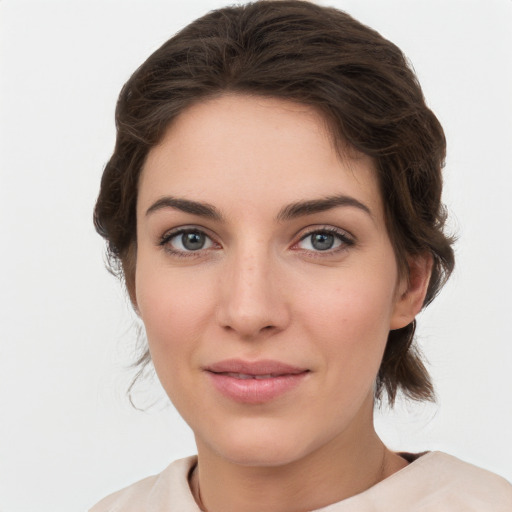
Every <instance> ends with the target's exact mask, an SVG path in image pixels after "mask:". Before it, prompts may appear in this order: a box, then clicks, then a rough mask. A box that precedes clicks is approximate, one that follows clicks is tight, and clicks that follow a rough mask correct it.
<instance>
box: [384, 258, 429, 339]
mask: <svg viewBox="0 0 512 512" xmlns="http://www.w3.org/2000/svg"><path fill="white" fill-rule="evenodd" d="M407 264H408V266H409V275H408V276H407V277H405V278H404V283H403V285H402V286H401V288H400V289H399V290H398V294H399V295H398V297H397V300H396V303H395V308H394V311H393V316H392V317H391V323H390V330H395V329H401V328H402V327H405V326H406V325H408V324H410V323H411V322H412V321H413V320H414V318H415V317H416V315H417V314H418V313H419V312H420V310H421V308H422V307H423V302H424V300H425V296H426V294H427V290H428V284H429V282H430V275H431V273H432V264H433V259H432V254H430V253H423V254H417V255H414V256H409V257H408V258H407Z"/></svg>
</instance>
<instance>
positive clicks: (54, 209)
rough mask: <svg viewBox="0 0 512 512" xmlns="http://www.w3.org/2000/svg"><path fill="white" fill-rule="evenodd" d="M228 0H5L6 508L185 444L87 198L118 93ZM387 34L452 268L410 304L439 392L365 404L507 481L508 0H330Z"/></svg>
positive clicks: (391, 426)
mask: <svg viewBox="0 0 512 512" xmlns="http://www.w3.org/2000/svg"><path fill="white" fill-rule="evenodd" d="M228 3H230V2H226V1H222V0H202V1H187V2H184V1H179V2H178V1H169V0H168V1H157V0H144V1H142V0H139V1H135V0H122V1H121V0H118V1H114V0H102V1H101V2H100V1H93V0H87V1H80V0H62V1H56V0H53V1H50V0H46V1H45V0H39V1H35V0H34V1H26V0H0V45H1V46H0V52H1V54H0V56H1V61H0V62H1V66H0V129H1V133H0V173H1V174H0V242H1V251H0V290H1V296H0V325H1V331H0V333H1V334H0V336H1V343H0V511H1V512H32V511H36V510H37V511H48V512H64V511H66V512H70V511H79V510H82V511H83V510H85V509H87V507H88V506H91V505H92V504H93V503H94V502H96V501H97V500H98V499H100V498H101V497H103V496H104V495H106V494H107V493H110V492H112V491H114V490H117V489H118V488H120V487H122V486H125V485H127V484H129V483H131V482H132V481H134V480H137V479H140V478H142V477H144V476H147V475H149V474H152V473H155V472H158V471H160V470H161V469H163V468H164V467H165V466H166V465H167V464H168V463H169V462H170V461H171V460H173V459H175V458H178V457H182V456H186V455H189V454H192V453H194V443H193V438H192V435H191V433H190V432H189V430H188V427H187V426H186V425H185V424H184V423H183V422H182V420H181V419H180V418H179V417H178V415H177V413H176V412H175V411H174V410H173V408H172V406H170V405H168V404H167V401H166V399H165V398H164V397H163V394H162V392H161V391H160V390H159V385H158V384H157V382H151V381H150V382H149V383H148V384H146V385H144V386H142V387H139V388H138V391H137V392H136V394H135V399H136V401H137V403H138V404H139V405H140V406H143V405H145V404H148V403H150V402H152V401H155V400H156V405H155V406H154V407H152V408H150V409H149V410H147V411H146V412H140V411H137V410H135V409H133V408H132V407H131V405H130V404H129V401H128V399H127V398H126V389H127V387H128V385H129V383H130V379H131V377H132V375H133V370H130V369H129V364H130V362H131V361H132V360H133V359H134V356H133V353H134V352H133V351H134V343H135V341H136V337H135V330H134V328H133V326H134V323H136V322H135V317H134V315H133V313H131V311H130V308H129V305H128V301H127V299H126V297H125V295H124V292H123V290H122V287H121V286H120V285H119V283H118V282H117V281H116V279H115V278H113V277H112V276H110V275H109V274H108V273H107V272H106V270H105V269H104V262H103V249H104V247H103V242H102V240H101V239H100V238H99V236H97V235H96V234H95V232H94V229H93V226H92V222H91V217H92V209H93V205H94V202H95V198H96V195H97V191H98V187H99V180H100V176H101V172H102V169H103V166H104V165H105V163H106V161H107V159H108V157H109V155H110V153H111V151H112V149H113V144H114V123H113V114H114V106H115V101H116V97H117V94H118V92H119V90H120V88H121V86H122V85H123V83H124V82H125V81H126V80H127V79H128V77H129V76H130V74H131V72H132V71H133V70H135V68H136V67H137V66H138V65H139V64H140V63H141V62H142V61H143V60H144V59H145V58H146V57H147V56H148V55H149V54H150V53H151V52H152V51H154V50H155V49H156V48H158V47H159V46H160V45H161V44H162V43H163V42H164V41H165V40H167V39H168V38H169V37H170V36H171V35H172V34H173V33H175V32H176V31H177V30H178V29H179V28H181V27H182V26H184V25H185V24H187V23H188V22H189V21H191V20H192V19H194V18H196V17H198V16H199V15H201V14H203V13H205V12H206V11H208V10H210V9H213V8H216V7H220V6H222V5H226V4H228ZM321 3H324V4H330V5H335V6H337V7H339V8H341V9H344V10H346V11H348V12H349V13H351V14H352V15H354V16H355V17H356V18H358V19H360V20H361V21H363V22H364V23H367V24H369V25H370V26H372V27H373V28H375V29H377V30H378V31H380V32H381V33H382V34H383V35H384V36H385V37H388V38H389V39H391V40H392V41H393V42H395V43H396V44H398V46H400V47H401V48H402V49H403V50H404V52H405V53H406V54H407V55H408V57H409V58H410V59H411V61H412V63H413V65H414V68H415V70H416V72H417V74H418V76H419V78H420V81H421V83H422V85H423V89H424V92H425V95H426V97H427V101H428V103H429V105H430V106H431V108H432V109H433V110H434V111H435V112H436V114H437V115H438V117H439V119H440V120H441V122H442V124H443V125H444V128H445V130H446V134H447V138H448V159H447V166H446V171H445V181H446V188H445V201H446V202H447V203H448V206H449V209H450V214H451V221H450V228H451V229H453V230H455V231H456V232H457V233H458V236H459V238H460V239H459V242H458V244H457V269H456V272H455V274H454V276H453V278H452V280H451V282H450V283H449V284H448V286H447V287H446V288H445V290H444V291H443V293H442V294H441V296H440V297H439V298H438V299H437V301H436V302H434V304H433V305H432V306H431V307H430V308H429V309H428V310H427V311H426V312H425V313H423V314H422V315H421V316H420V319H419V331H418V335H419V341H420V343H421V346H422V347H423V350H424V352H425V354H426V356H427V358H428V360H429V362H430V368H431V373H432V375H433V378H434V381H435V383H436V387H437V392H438V395H439V401H438V404H437V405H436V406H421V405H420V406H413V405H407V404H401V405H399V406H398V408H397V410H396V412H395V413H391V412H389V411H383V412H382V413H379V414H378V415H377V425H378V429H379V432H380V433H381V434H382V436H383V438H384V440H385V441H386V442H387V443H389V445H390V447H391V448H394V449H398V450H409V451H423V450H436V449H441V450H444V451H447V452H449V453H452V454H454V455H456V456H458V457H460V458H463V459H465V460H467V461H470V462H473V463H475V464H478V465H480V466H482V467H485V468H488V469H491V470H493V471H495V472H498V473H500V474H502V475H503V476H505V477H506V478H508V479H509V480H512V443H511V432H512V405H511V391H512V390H511V370H512V327H511V311H512V298H511V292H512V265H511V255H512V228H511V226H512V203H511V201H510V196H511V193H512V178H511V172H512V169H511V162H512V71H511V67H512V1H511V0H402V1H399V0H332V1H329V2H321Z"/></svg>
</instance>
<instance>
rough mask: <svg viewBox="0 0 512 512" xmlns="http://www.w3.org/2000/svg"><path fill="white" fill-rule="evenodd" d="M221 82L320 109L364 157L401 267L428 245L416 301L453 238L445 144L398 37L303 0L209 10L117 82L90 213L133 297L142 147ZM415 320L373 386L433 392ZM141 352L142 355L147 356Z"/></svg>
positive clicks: (436, 279)
mask: <svg viewBox="0 0 512 512" xmlns="http://www.w3.org/2000/svg"><path fill="white" fill-rule="evenodd" d="M229 92H234V93H246V94H252V95H254V94H257V95H264V96H271V97H277V98H284V99H287V100H292V101H296V102H299V103H303V104H306V105H309V106H312V107H314V108H315V109H317V110H318V111H319V112H320V113H321V114H322V115H323V116H324V117H325V119H326V121H327V122H328V125H329V128H330V131H331V133H332V136H333V138H334V140H335V141H336V143H337V145H338V146H341V145H343V144H345V145H346V144H348V146H349V147H353V148H356V149H357V150H358V151H360V152H362V153H365V154H366V155H369V156H370V157H372V158H373V159H374V161H375V163H376V168H377V173H378V179H379V184H380V188H381V192H382V196H383V199H384V204H385V211H386V222H387V229H388V232H389V236H390V238H391V241H392V243H393V245H394V248H395V253H396V257H397V261H398V265H399V268H400V270H401V271H402V272H404V273H406V272H407V261H406V258H407V256H408V255H414V254H421V253H426V252H428V253H430V254H431V255H432V257H433V269H432V276H431V280H430V284H429V287H428V291H427V295H426V299H425V304H424V305H426V304H428V303H429V302H430V301H432V300H433V298H434V297H435V295H436V294H437V293H438V292H439V290H440V289H441V287H442V285H443V284H444V282H445V281H446V279H447V278H448V276H449V275H450V273H451V271H452V269H453V265H454V258H453V251H452V248H451V243H452V240H451V239H450V238H449V237H447V236H445V234H444V233H443V227H444V222H445V212H444V208H443V205H442V203H441V189H442V177H441V169H442V167H443V164H444V158H445V149H446V143H445V138H444V133H443V130H442V128H441V125H440V124H439V122H438V120H437V118H436V117H435V115H434V114H433V113H432V112H431V111H430V110H429V109H428V108H427V106H426V104H425V100H424V98H423V94H422V91H421V88H420V85H419V83H418V81H417V79H416V77H415V75H414V73H413V71H412V70H411V68H410V67H409V66H408V64H407V61H406V58H405V57H404V55H403V54H402V52H401V51H400V49H399V48H397V47H396V46H395V45H394V44H392V43H391V42H389V41H387V40H386V39H384V38H383V37H382V36H381V35H380V34H378V33H377V32H375V31H374V30H372V29H370V28H368V27H366V26H364V25H362V24H361V23H359V22H358V21H356V20H354V19H353V18H352V17H350V16H349V15H348V14H346V13H344V12H342V11H339V10H337V9H334V8H326V7H321V6H318V5H315V4H313V3H309V2H306V1H300V0H281V1H279V0H277V1H265V0H263V1H259V2H254V3H250V4H246V5H243V6H236V7H226V8H223V9H219V10H216V11H212V12H210V13H208V14H207V15H205V16H203V17H202V18H199V19H198V20H196V21H194V22H193V23H191V24H190V25H188V26H187V27H186V28H184V29H183V30H182V31H180V32H179V33H178V34H177V35H175V36H174V37H173V38H171V39H170V40H169V41H167V42H166V43H165V44H164V45H163V46H162V47H161V48H159V49H158V50H157V51H156V52H155V53H153V54H152V55H151V56H150V57H149V58H148V59H147V60H146V61H145V62H144V63H143V64H142V66H141V67H139V69H137V70H136V71H135V73H134V74H133V75H132V77H131V78H130V80H129V81H128V82H127V83H126V85H125V86H124V87H123V89H122V91H121V94H120V96H119V101H118V104H117V110H116V126H117V141H116V146H115V150H114V153H113V155H112V157H111V159H110V161H109V162H108V163H107V165H106V167H105V170H104V173H103V177H102V180H101V190H100V194H99V197H98V202H97V204H96V208H95V212H94V223H95V226H96V229H97V231H98V233H100V234H101V235H102V236H103V237H104V238H105V239H106V240H107V242H108V255H109V263H110V268H111V269H112V271H113V272H115V273H117V274H118V275H120V276H124V278H125V282H126V286H127V288H128V291H129V292H130V294H131V295H132V296H133V292H134V276H135V255H136V217H135V207H136V200H137V187H138V180H139V174H140V171H141V168H142V166H143V164H144V161H145V158H146V156H147V154H148V151H149V150H150V149H151V148H152V147H153V146H155V145H156V144H157V143H158V142H159V141H160V139H161V138H162V136H163V134H164V132H165V130H166V128H167V127H168V126H169V124H170V123H171V122H172V120H173V119H175V118H176V116H178V115H179V114H180V113H181V112H183V110H185V109H186V108H187V107H189V106H190V105H192V104H193V103H197V102H199V101H201V100H204V99H206V98H209V97H213V96H217V95H220V94H225V93H229ZM414 329H415V322H412V323H411V324H409V325H408V326H406V327H404V328H402V329H397V330H394V331H391V332H390V333H389V337H388V341H387V346H386V350H385V353H384V357H383V360H382V364H381V367H380V370H379V373H378V377H377V383H376V397H378V398H380V397H381V396H382V391H383V390H386V392H387V395H388V398H389V401H390V402H391V403H393V401H394V399H395V397H396V394H397V391H398V390H402V391H403V392H404V393H405V395H407V396H408V397H410V398H413V399H416V400H432V399H434V391H433V386H432V383H431V380H430V377H429V375H428V372H427V370H426V369H425V366H424V364H423V363H422V360H421V357H420V355H419V353H418V351H417V349H416V347H415V346H414V344H413V335H414ZM149 360H150V359H149V353H148V352H147V351H146V353H145V354H144V356H143V357H141V359H140V360H139V363H141V364H142V366H144V364H145V363H147V362H149Z"/></svg>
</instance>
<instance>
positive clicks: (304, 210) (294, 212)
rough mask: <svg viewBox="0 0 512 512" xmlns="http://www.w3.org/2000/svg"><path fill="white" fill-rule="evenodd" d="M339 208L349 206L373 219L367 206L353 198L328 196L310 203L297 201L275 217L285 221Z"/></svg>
mask: <svg viewBox="0 0 512 512" xmlns="http://www.w3.org/2000/svg"><path fill="white" fill-rule="evenodd" d="M339 206H350V207H353V208H358V209H359V210H362V211H363V212H365V213H367V214H368V215H369V216H370V217H372V218H373V215H372V212H371V210H370V208H368V206H366V205H365V204H364V203H361V201H358V200H357V199H355V198H354V197H351V196H346V195H337V196H328V197H325V198H322V199H312V200H310V201H298V202H296V203H292V204H289V205H288V206H285V207H284V208H283V209H282V210H281V211H280V212H279V213H278V215H277V220H279V221H286V220H291V219H295V218H297V217H303V216H306V215H312V214H314V213H320V212H325V211H327V210H331V209H333V208H337V207H339Z"/></svg>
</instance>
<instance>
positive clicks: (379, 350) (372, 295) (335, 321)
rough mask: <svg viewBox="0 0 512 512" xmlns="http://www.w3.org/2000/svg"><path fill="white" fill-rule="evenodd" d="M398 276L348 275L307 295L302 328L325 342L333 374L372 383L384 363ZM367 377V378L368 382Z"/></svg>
mask: <svg viewBox="0 0 512 512" xmlns="http://www.w3.org/2000/svg"><path fill="white" fill-rule="evenodd" d="M393 297H394V281H393V278H392V276H391V278H390V279H386V280H383V279H382V277H381V278H380V281H379V280H378V279H373V278H372V276H371V275H370V276H368V278H366V279H361V278H359V279H356V278H351V277H346V278H345V279H344V281H343V283H341V284H340V285H338V286H336V287H331V288H330V289H329V288H328V287H327V286H324V287H322V286H318V287H315V288H314V289H312V290H311V293H309V294H307V295H304V296H303V300H302V305H301V313H300V314H299V315H298V317H299V318H302V322H303V328H304V329H305V330H307V331H309V335H310V338H312V339H313V340H316V343H318V344H319V346H321V347H322V351H323V352H324V356H325V358H326V359H325V360H326V364H327V366H328V367H330V368H331V369H332V371H331V372H330V373H329V377H330V379H332V380H333V381H334V380H337V379H343V382H344V385H347V386H353V385H356V383H357V382H360V383H361V385H368V383H370V382H371V381H373V379H374V378H375V375H376V373H377V371H378V369H379V366H380V361H381V359H382V355H383V352H384V349H385V345H386V341H387V337H388V333H389V328H390V320H391V315H392V312H393V306H394V300H393ZM365 382H366V384H365Z"/></svg>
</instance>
